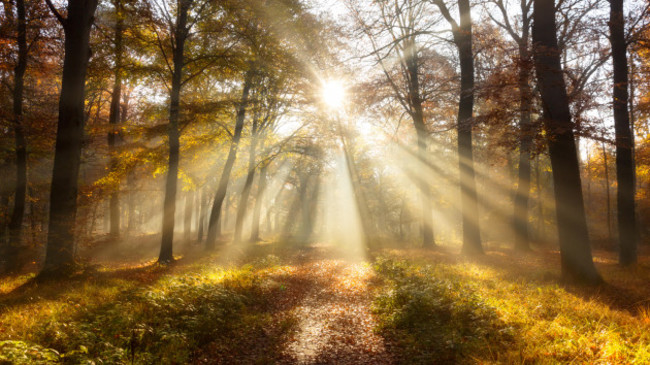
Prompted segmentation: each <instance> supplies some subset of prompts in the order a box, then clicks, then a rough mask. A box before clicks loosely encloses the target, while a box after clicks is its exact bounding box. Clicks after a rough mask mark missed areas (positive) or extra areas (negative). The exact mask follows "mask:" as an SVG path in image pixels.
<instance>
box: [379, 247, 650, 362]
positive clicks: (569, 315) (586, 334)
mask: <svg viewBox="0 0 650 365" xmlns="http://www.w3.org/2000/svg"><path fill="white" fill-rule="evenodd" d="M386 257H388V258H389V259H387V258H385V257H384V258H380V259H378V260H377V261H376V264H375V269H376V271H377V273H378V278H379V280H380V285H379V286H378V288H379V289H378V294H377V296H376V297H375V300H374V306H375V314H376V318H377V320H378V326H377V329H378V331H379V332H380V334H382V335H383V336H384V337H385V338H387V339H388V340H389V341H390V342H392V343H394V344H395V348H394V351H395V352H398V353H399V358H400V359H402V360H403V361H402V362H404V363H457V362H468V363H486V362H487V363H502V364H565V363H580V364H583V363H589V364H594V363H602V364H648V363H650V320H649V319H648V317H650V315H648V313H650V311H648V310H647V309H646V310H644V308H647V304H646V306H645V307H641V309H640V310H634V309H635V308H619V307H616V306H612V305H611V304H610V301H611V300H610V299H609V298H607V297H606V295H611V294H606V292H603V290H605V289H590V291H587V289H585V288H574V287H571V286H563V285H561V284H559V283H558V282H557V281H556V280H552V279H549V278H548V277H549V274H548V272H549V271H550V270H551V269H552V268H553V265H554V264H555V263H554V262H551V263H544V262H543V260H539V262H541V263H538V262H537V260H529V259H527V258H517V261H519V262H522V263H525V264H523V265H514V264H513V262H515V261H513V260H514V258H510V259H509V260H504V262H503V264H495V263H496V262H498V263H500V262H501V261H497V260H495V257H497V258H498V257H500V256H496V254H495V255H494V257H493V256H487V257H485V258H479V259H472V258H462V257H461V258H457V257H452V256H446V255H444V254H436V253H431V254H426V253H424V254H423V253H421V252H420V251H418V254H417V255H415V256H413V255H411V253H409V252H408V251H393V252H392V253H388V254H387V256H386ZM599 269H600V270H601V272H603V276H605V278H606V280H608V281H609V282H610V283H611V284H610V285H620V286H624V287H628V286H629V285H628V284H629V283H627V281H629V280H630V279H629V277H630V275H632V273H631V272H628V271H625V272H623V269H620V268H617V267H615V266H611V267H609V266H607V267H606V266H601V267H600V268H599ZM648 269H649V268H648V267H646V266H645V265H639V267H638V268H637V269H636V271H634V273H635V274H633V275H636V276H640V277H645V276H646V275H647V273H648ZM550 277H555V276H554V275H550ZM634 283H635V284H634V285H639V284H638V283H637V282H636V281H635V282H634ZM643 285H645V284H643ZM630 288H631V287H630ZM636 288H637V289H636V291H637V292H639V293H640V292H643V291H644V288H643V287H640V286H636ZM623 293H625V291H624V292H623ZM621 295H623V294H621Z"/></svg>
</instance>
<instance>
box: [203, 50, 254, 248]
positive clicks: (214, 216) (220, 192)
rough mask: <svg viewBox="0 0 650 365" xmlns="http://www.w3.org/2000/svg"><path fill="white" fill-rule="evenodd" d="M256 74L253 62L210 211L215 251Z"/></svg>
mask: <svg viewBox="0 0 650 365" xmlns="http://www.w3.org/2000/svg"><path fill="white" fill-rule="evenodd" d="M254 74H255V66H254V64H253V62H250V64H249V69H248V71H246V75H245V77H244V85H243V89H242V96H241V100H240V102H239V105H238V107H237V115H236V117H235V131H234V133H233V137H232V141H231V143H230V150H229V151H228V157H227V159H226V164H225V165H224V168H223V171H222V173H221V178H220V179H219V185H218V187H217V192H216V194H215V197H214V202H213V204H212V210H211V211H210V219H209V221H208V236H207V238H206V248H207V249H209V250H210V249H214V247H215V245H216V240H217V225H218V224H221V208H222V206H223V201H224V199H225V198H226V193H227V191H228V182H229V181H230V174H231V172H232V168H233V166H234V165H235V160H236V158H237V149H238V148H239V141H240V140H241V134H242V130H243V129H244V120H245V118H246V109H247V107H248V102H249V98H248V96H249V93H250V89H251V86H252V84H253V76H254Z"/></svg>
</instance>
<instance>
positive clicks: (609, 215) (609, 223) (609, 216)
mask: <svg viewBox="0 0 650 365" xmlns="http://www.w3.org/2000/svg"><path fill="white" fill-rule="evenodd" d="M602 149H603V164H604V166H603V168H604V171H605V197H606V199H607V208H606V209H607V242H608V243H609V242H612V199H611V196H610V194H609V163H608V162H607V150H605V144H604V143H603V144H602Z"/></svg>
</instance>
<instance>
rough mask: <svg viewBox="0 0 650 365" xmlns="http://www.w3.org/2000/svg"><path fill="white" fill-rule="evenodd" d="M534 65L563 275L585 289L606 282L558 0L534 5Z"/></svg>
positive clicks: (537, 0) (536, 0) (548, 0)
mask: <svg viewBox="0 0 650 365" xmlns="http://www.w3.org/2000/svg"><path fill="white" fill-rule="evenodd" d="M533 18H534V23H533V41H534V45H535V48H534V60H535V70H536V73H537V81H538V84H539V89H540V93H541V95H542V105H543V109H544V118H543V119H544V126H545V128H546V134H547V138H548V149H549V155H550V158H551V167H552V169H553V183H554V187H555V206H556V214H557V227H558V234H559V243H560V256H561V263H562V264H561V265H562V275H563V277H564V278H565V279H568V280H571V281H576V282H580V283H586V284H597V283H600V282H602V279H601V277H600V275H599V274H598V271H596V267H595V266H594V263H593V259H592V256H591V246H590V244H589V234H588V231H587V220H586V217H585V209H584V201H583V196H582V185H581V183H580V170H579V166H578V157H577V154H576V145H575V139H574V135H573V123H572V121H571V112H570V110H569V99H568V96H567V91H566V84H565V82H564V78H563V74H562V67H561V64H560V51H559V49H558V45H557V34H556V25H555V3H554V0H535V2H534V11H533Z"/></svg>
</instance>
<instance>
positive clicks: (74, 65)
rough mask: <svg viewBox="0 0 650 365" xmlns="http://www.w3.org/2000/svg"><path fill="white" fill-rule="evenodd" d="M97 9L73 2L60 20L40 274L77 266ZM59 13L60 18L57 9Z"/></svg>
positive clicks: (87, 1) (89, 2) (91, 3)
mask: <svg viewBox="0 0 650 365" xmlns="http://www.w3.org/2000/svg"><path fill="white" fill-rule="evenodd" d="M96 8H97V1H96V0H69V1H68V6H67V18H65V19H63V18H60V19H61V20H60V21H61V23H62V25H63V30H64V33H65V42H64V50H65V56H64V59H63V75H62V78H61V96H60V99H59V118H58V124H57V134H56V145H55V149H54V168H53V173H52V185H51V192H50V219H49V227H48V228H49V229H48V237H47V248H46V253H45V265H44V267H43V271H42V272H41V275H52V276H56V275H62V274H65V273H66V272H69V271H70V270H71V269H72V268H73V267H74V266H75V259H74V247H75V220H76V216H77V189H78V176H79V165H80V162H81V148H82V139H83V131H84V99H85V98H84V86H85V81H86V71H87V68H88V59H89V57H90V46H89V38H90V28H91V26H92V23H93V18H94V13H95V9H96ZM52 9H54V7H53V6H52ZM55 14H56V15H57V17H60V15H58V12H57V13H55Z"/></svg>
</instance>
